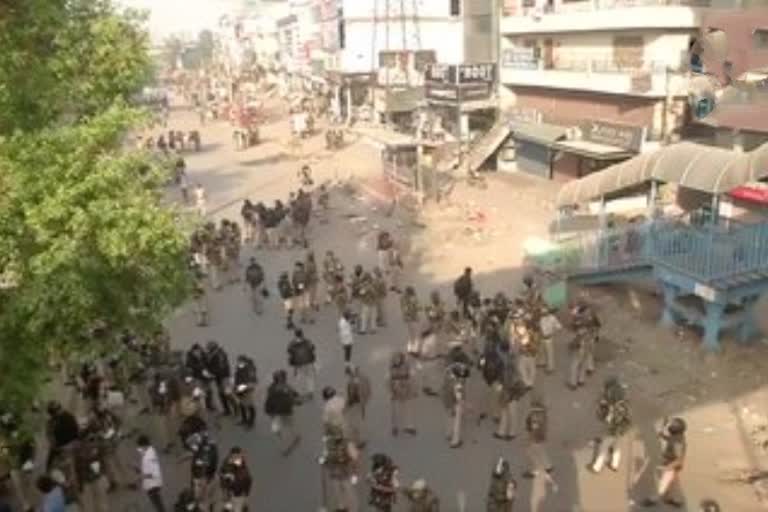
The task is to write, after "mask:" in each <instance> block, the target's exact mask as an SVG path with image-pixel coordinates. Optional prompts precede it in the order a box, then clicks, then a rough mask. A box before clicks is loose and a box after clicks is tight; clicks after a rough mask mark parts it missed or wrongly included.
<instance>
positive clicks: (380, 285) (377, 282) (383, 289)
mask: <svg viewBox="0 0 768 512" xmlns="http://www.w3.org/2000/svg"><path fill="white" fill-rule="evenodd" d="M372 286H373V295H374V298H375V304H376V326H377V327H386V326H387V314H386V310H385V304H386V300H387V278H386V277H385V276H384V273H383V272H382V269H380V268H379V267H376V268H374V269H373V283H372Z"/></svg>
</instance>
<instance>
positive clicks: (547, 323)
mask: <svg viewBox="0 0 768 512" xmlns="http://www.w3.org/2000/svg"><path fill="white" fill-rule="evenodd" d="M556 313H557V310H556V309H554V308H549V309H547V311H546V313H544V315H543V316H542V317H541V320H539V328H540V330H541V341H542V346H541V349H543V350H541V349H540V350H539V353H538V361H537V363H538V366H544V367H546V369H547V370H546V371H547V373H552V372H554V371H555V346H554V336H555V334H556V333H557V332H558V331H560V330H562V328H563V326H562V325H561V324H560V321H559V320H558V319H557V316H555V315H556Z"/></svg>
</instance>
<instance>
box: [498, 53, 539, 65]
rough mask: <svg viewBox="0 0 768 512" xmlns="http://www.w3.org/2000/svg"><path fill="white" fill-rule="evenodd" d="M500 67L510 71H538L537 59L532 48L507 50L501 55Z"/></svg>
mask: <svg viewBox="0 0 768 512" xmlns="http://www.w3.org/2000/svg"><path fill="white" fill-rule="evenodd" d="M501 66H502V67H505V68H512V69H528V70H536V69H539V59H537V58H536V53H535V50H534V49H533V48H507V49H505V50H504V51H503V52H502V54H501Z"/></svg>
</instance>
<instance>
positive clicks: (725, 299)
mask: <svg viewBox="0 0 768 512" xmlns="http://www.w3.org/2000/svg"><path fill="white" fill-rule="evenodd" d="M556 246H557V249H556V254H557V257H556V258H555V259H551V260H550V262H549V265H550V266H551V267H552V268H553V270H554V271H556V272H557V273H558V274H560V275H561V276H563V277H564V278H565V279H567V280H568V281H569V282H572V283H578V284H585V285H589V284H602V283H612V282H621V281H632V280H638V279H646V280H647V279H652V280H654V281H656V283H657V284H658V286H659V288H660V289H661V291H662V292H663V298H664V311H663V314H662V318H661V322H662V323H663V324H665V325H674V324H675V323H678V322H686V323H688V324H690V325H695V326H698V327H700V328H701V329H702V330H703V333H704V343H705V346H706V347H708V348H710V349H713V350H717V349H719V347H720V345H719V339H720V336H721V334H722V332H723V331H725V330H732V331H735V333H736V335H737V338H738V339H739V340H741V341H743V342H746V341H748V340H750V339H752V338H753V337H754V336H755V335H756V334H757V328H756V322H755V305H756V304H757V302H758V300H759V299H760V297H761V296H762V294H763V293H765V292H766V290H768V221H766V222H760V223H754V224H743V223H739V222H735V221H733V220H727V219H718V220H717V221H716V222H712V221H709V220H707V221H702V220H701V219H699V218H697V216H696V215H690V216H685V217H678V218H660V219H657V220H654V221H651V222H647V223H644V224H629V225H627V226H624V227H622V228H618V229H601V230H595V231H589V232H581V233H579V234H578V235H575V236H572V237H570V238H565V239H562V240H560V241H558V242H557V244H556Z"/></svg>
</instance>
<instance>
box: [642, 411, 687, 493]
mask: <svg viewBox="0 0 768 512" xmlns="http://www.w3.org/2000/svg"><path fill="white" fill-rule="evenodd" d="M686 429H687V425H686V423H685V420H683V419H682V418H672V419H671V420H666V419H665V421H664V424H663V425H662V428H661V431H660V432H659V434H658V435H659V440H660V441H661V457H662V460H661V464H660V469H661V476H660V477H659V482H658V485H657V487H656V496H654V497H653V498H647V499H646V500H645V501H643V506H645V507H655V506H656V505H657V504H658V503H659V501H663V502H664V504H666V505H670V506H672V507H675V508H680V507H682V506H683V502H682V501H680V500H677V499H675V498H672V497H671V496H670V490H671V489H672V486H673V484H674V483H675V482H677V481H678V480H679V478H680V473H681V472H682V471H683V466H684V465H685V456H686V452H687V451H688V443H687V442H686V440H685V431H686Z"/></svg>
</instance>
